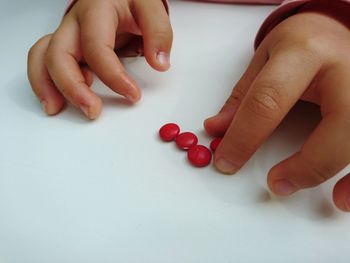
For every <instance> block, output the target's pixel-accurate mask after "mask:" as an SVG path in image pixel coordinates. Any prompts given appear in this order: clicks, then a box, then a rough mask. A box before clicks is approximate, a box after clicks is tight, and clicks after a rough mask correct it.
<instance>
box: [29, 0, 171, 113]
mask: <svg viewBox="0 0 350 263" xmlns="http://www.w3.org/2000/svg"><path fill="white" fill-rule="evenodd" d="M141 35H142V38H141ZM140 43H144V47H142V48H143V50H142V52H144V54H145V57H146V59H147V61H148V63H149V64H150V65H151V66H152V67H153V68H154V69H156V70H159V71H164V70H167V69H168V68H169V66H170V62H169V54H170V49H171V45H172V29H171V26H170V22H169V17H168V14H167V11H166V8H165V7H164V4H163V3H162V1H161V0H147V1H144V0H105V1H99V0H84V1H78V2H76V3H75V4H74V5H73V6H72V7H71V9H70V10H69V12H68V13H67V14H66V15H65V16H64V18H63V19H62V22H61V24H60V25H59V27H58V29H57V30H56V31H55V32H54V33H53V34H50V35H47V36H45V37H43V38H42V39H40V40H39V41H38V42H37V43H36V44H35V45H34V46H33V47H32V48H31V50H30V52H29V55H28V78H29V81H30V83H31V86H32V88H33V90H34V92H35V94H36V95H37V96H38V98H39V100H40V102H41V103H42V105H43V108H44V110H45V112H46V113H48V114H50V115H53V114H56V113H58V112H59V111H60V110H61V109H62V107H63V104H64V101H65V100H68V101H69V102H71V103H72V104H73V105H75V106H77V107H79V108H80V109H81V110H82V111H83V112H84V113H85V115H86V116H87V117H88V118H90V119H95V118H97V117H98V115H99V114H100V112H101V109H102V103H101V99H100V98H99V97H98V96H97V95H96V94H95V93H94V92H93V91H92V90H91V89H90V88H89V86H90V85H91V82H92V75H91V71H90V69H91V70H92V71H94V72H95V73H96V74H97V76H98V77H99V78H100V79H101V80H102V81H103V82H104V83H105V84H106V85H107V86H108V87H110V88H111V89H112V90H113V91H115V92H117V93H119V94H121V95H123V96H125V97H126V98H127V99H129V100H130V101H132V102H136V101H138V100H139V99H140V96H141V94H140V89H139V88H138V86H137V84H136V82H135V81H134V80H133V79H132V78H131V77H130V76H129V75H128V74H127V73H126V72H125V69H124V68H123V66H122V64H121V63H120V61H119V59H118V57H117V55H116V53H115V50H116V49H121V51H124V53H125V51H127V52H130V51H131V50H130V47H135V49H136V50H134V51H138V50H137V49H138V48H140V47H141V45H140ZM128 44H131V45H128ZM123 47H126V48H123Z"/></svg>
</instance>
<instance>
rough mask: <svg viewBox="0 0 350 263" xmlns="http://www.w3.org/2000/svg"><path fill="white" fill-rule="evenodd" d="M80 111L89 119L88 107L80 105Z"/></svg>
mask: <svg viewBox="0 0 350 263" xmlns="http://www.w3.org/2000/svg"><path fill="white" fill-rule="evenodd" d="M80 109H81V110H82V111H83V112H84V114H85V115H86V116H87V117H89V107H88V106H86V105H80Z"/></svg>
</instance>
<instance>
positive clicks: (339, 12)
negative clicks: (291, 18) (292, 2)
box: [298, 0, 350, 29]
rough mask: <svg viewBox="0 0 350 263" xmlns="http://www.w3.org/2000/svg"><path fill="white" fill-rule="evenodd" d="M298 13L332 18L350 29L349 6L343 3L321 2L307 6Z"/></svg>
mask: <svg viewBox="0 0 350 263" xmlns="http://www.w3.org/2000/svg"><path fill="white" fill-rule="evenodd" d="M298 13H318V14H322V15H326V16H328V17H331V18H333V19H335V20H337V21H339V22H340V23H341V24H343V25H344V26H345V27H347V28H348V29H350V16H349V4H348V3H345V2H342V1H330V0H319V1H311V2H310V3H307V4H305V5H304V6H303V7H302V8H301V9H300V10H299V12H298Z"/></svg>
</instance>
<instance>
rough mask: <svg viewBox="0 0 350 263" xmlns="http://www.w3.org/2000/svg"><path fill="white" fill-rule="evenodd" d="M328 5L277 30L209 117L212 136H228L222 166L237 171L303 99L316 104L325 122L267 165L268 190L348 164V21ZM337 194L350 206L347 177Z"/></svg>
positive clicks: (219, 158)
mask: <svg viewBox="0 0 350 263" xmlns="http://www.w3.org/2000/svg"><path fill="white" fill-rule="evenodd" d="M326 2H328V4H327V5H326V4H325V5H324V6H320V5H318V6H316V5H315V6H312V5H309V6H308V7H307V8H305V9H304V10H303V12H302V13H299V14H296V15H294V16H291V17H289V18H288V19H286V20H284V21H283V22H281V23H280V24H279V25H278V26H277V27H275V28H274V29H273V30H272V31H271V32H270V33H269V34H268V35H267V37H266V38H265V40H264V41H263V42H262V43H261V45H260V46H259V48H258V50H257V51H256V54H255V56H254V58H253V59H252V62H251V64H250V65H249V67H248V69H247V70H246V72H245V73H244V75H243V76H242V78H241V79H240V80H239V81H238V83H237V84H236V86H235V88H234V90H233V92H232V94H231V96H230V98H229V99H228V100H227V102H226V103H225V105H224V106H223V108H222V110H221V111H220V113H219V114H218V115H216V116H214V117H212V118H209V119H208V120H206V121H205V127H206V130H207V131H208V133H210V134H212V135H216V136H217V135H223V134H225V136H224V138H223V140H222V143H221V144H220V146H219V147H218V148H217V150H216V154H215V164H216V166H217V168H218V169H219V170H220V171H222V172H224V173H228V174H232V173H235V172H236V171H238V170H239V169H240V168H241V167H242V166H243V165H244V164H245V163H246V162H247V160H248V159H249V158H250V157H251V156H252V155H253V154H254V152H255V151H256V150H257V149H258V147H259V146H260V145H261V144H262V143H263V142H264V141H265V140H266V139H267V138H268V137H269V136H270V135H271V133H272V132H273V131H274V130H275V129H276V127H277V126H278V125H279V123H280V122H281V121H282V119H283V118H284V117H285V116H286V114H287V113H288V111H289V110H290V109H291V108H292V107H293V105H294V104H295V103H296V102H297V101H298V100H299V99H302V100H305V101H308V102H312V103H316V104H318V105H319V106H320V109H321V114H322V121H321V122H320V123H319V125H318V127H317V128H316V129H315V130H314V131H313V133H312V134H311V136H310V137H309V138H308V139H307V140H306V142H305V144H304V145H303V147H302V148H301V149H300V151H299V152H297V153H295V154H294V155H292V156H291V157H289V158H288V159H286V160H284V161H282V162H281V163H279V164H277V165H276V166H274V167H273V168H272V169H271V170H270V172H269V174H268V179H267V180H268V185H269V187H270V189H271V190H272V191H273V192H274V193H276V194H278V195H290V194H292V193H294V192H296V191H298V190H300V189H303V188H309V187H314V186H317V185H319V184H321V183H323V182H324V181H326V180H327V179H329V178H331V177H332V176H334V175H336V174H337V173H338V172H339V171H341V170H342V169H343V168H345V167H346V166H347V165H348V164H349V163H350V138H349V134H350V133H349V131H350V53H349V50H350V31H349V28H347V27H346V25H350V19H349V18H348V14H345V13H344V14H343V17H342V18H343V20H342V22H344V23H342V22H340V20H337V19H335V18H333V17H332V15H329V14H330V13H331V12H332V11H333V12H334V14H337V16H338V15H339V13H341V11H340V10H342V9H339V8H338V6H336V4H334V5H333V6H330V5H329V1H326ZM323 10H327V13H328V15H326V14H325V12H324V11H323ZM346 20H347V21H346ZM345 22H346V23H345ZM333 198H334V202H335V204H336V205H337V206H338V207H339V208H340V209H342V210H344V211H350V174H349V175H347V176H346V177H344V178H343V179H341V180H340V181H339V182H338V183H337V184H336V186H335V188H334V194H333Z"/></svg>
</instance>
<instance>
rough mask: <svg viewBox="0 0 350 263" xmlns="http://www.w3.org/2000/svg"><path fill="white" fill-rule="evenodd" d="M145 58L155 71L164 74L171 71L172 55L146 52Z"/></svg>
mask: <svg viewBox="0 0 350 263" xmlns="http://www.w3.org/2000/svg"><path fill="white" fill-rule="evenodd" d="M145 57H146V60H147V62H148V64H149V65H150V66H151V67H152V68H153V69H155V70H157V71H160V72H164V71H167V70H169V69H170V67H171V63H170V53H168V52H164V51H159V52H155V53H154V52H151V53H149V52H145Z"/></svg>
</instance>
